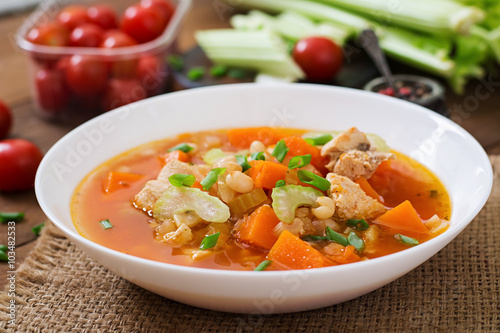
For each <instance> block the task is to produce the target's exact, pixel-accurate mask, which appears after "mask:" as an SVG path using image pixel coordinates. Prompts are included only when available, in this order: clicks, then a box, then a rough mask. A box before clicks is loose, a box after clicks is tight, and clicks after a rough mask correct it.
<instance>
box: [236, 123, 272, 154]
mask: <svg viewBox="0 0 500 333" xmlns="http://www.w3.org/2000/svg"><path fill="white" fill-rule="evenodd" d="M227 136H228V138H229V142H230V143H231V145H233V146H235V147H237V148H242V149H244V148H248V147H250V144H251V143H252V142H253V141H255V140H259V141H260V142H262V143H263V144H264V145H266V146H268V145H271V144H275V143H276V142H278V141H279V136H277V135H276V133H275V132H274V131H273V129H272V128H270V127H250V128H235V129H230V130H229V131H227Z"/></svg>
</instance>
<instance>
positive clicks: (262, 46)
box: [195, 29, 304, 80]
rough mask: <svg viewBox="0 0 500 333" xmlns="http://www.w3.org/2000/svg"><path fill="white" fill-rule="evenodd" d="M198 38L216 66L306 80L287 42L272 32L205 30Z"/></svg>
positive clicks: (199, 32)
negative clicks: (292, 56) (246, 69)
mask: <svg viewBox="0 0 500 333" xmlns="http://www.w3.org/2000/svg"><path fill="white" fill-rule="evenodd" d="M195 38H196V40H197V41H198V44H199V45H200V46H201V48H202V49H203V51H205V53H206V55H207V56H208V57H209V58H210V59H211V60H212V61H213V62H214V63H216V64H219V65H226V66H228V67H239V68H248V69H253V70H256V71H258V72H264V73H268V74H270V75H273V76H277V77H291V78H293V80H297V79H301V78H303V77H304V73H303V72H302V70H301V69H300V67H299V66H298V65H297V64H296V63H295V62H294V61H293V60H292V58H291V57H290V55H289V54H288V52H287V50H286V47H285V44H284V42H283V41H282V40H281V39H280V38H279V37H277V36H276V35H274V34H273V33H272V32H270V31H267V30H257V31H240V30H233V29H219V30H203V31H198V32H196V34H195Z"/></svg>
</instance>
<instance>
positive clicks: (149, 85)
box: [136, 55, 168, 96]
mask: <svg viewBox="0 0 500 333" xmlns="http://www.w3.org/2000/svg"><path fill="white" fill-rule="evenodd" d="M136 76H137V78H138V79H139V82H140V83H141V85H142V86H143V87H144V89H146V92H147V93H148V96H155V95H158V94H161V93H162V92H163V88H165V82H166V79H167V76H168V72H167V66H166V65H165V64H164V63H163V62H162V61H160V59H158V57H155V56H151V55H146V56H143V57H141V58H140V59H139V63H138V65H137V73H136Z"/></svg>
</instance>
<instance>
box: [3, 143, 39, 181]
mask: <svg viewBox="0 0 500 333" xmlns="http://www.w3.org/2000/svg"><path fill="white" fill-rule="evenodd" d="M41 160H42V153H41V152H40V149H38V147H37V146H35V145H34V144H33V143H31V142H29V141H26V140H23V139H8V140H3V141H0V175H1V176H0V191H20V190H27V189H30V188H32V187H33V183H34V182H35V174H36V170H37V168H38V165H39V164H40V161H41Z"/></svg>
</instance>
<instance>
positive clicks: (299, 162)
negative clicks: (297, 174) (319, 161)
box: [288, 154, 312, 169]
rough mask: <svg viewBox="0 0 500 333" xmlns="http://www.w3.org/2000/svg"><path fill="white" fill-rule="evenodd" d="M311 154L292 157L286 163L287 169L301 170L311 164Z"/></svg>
mask: <svg viewBox="0 0 500 333" xmlns="http://www.w3.org/2000/svg"><path fill="white" fill-rule="evenodd" d="M311 158H312V156H311V154H307V155H301V156H294V157H292V159H291V160H290V162H289V163H288V168H289V169H295V168H302V167H305V166H306V165H308V164H309V163H311Z"/></svg>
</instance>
